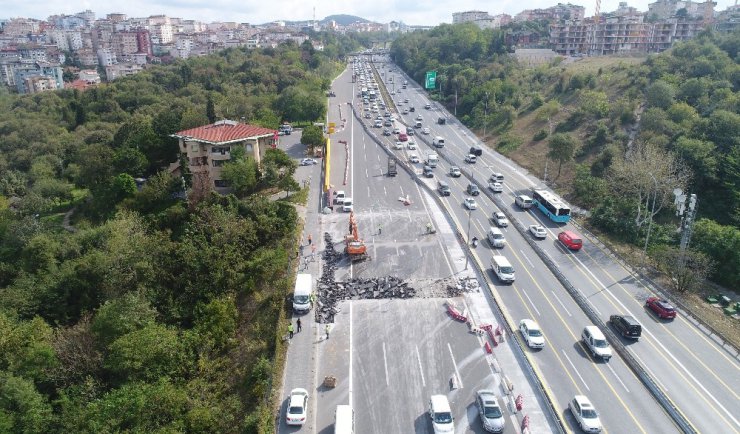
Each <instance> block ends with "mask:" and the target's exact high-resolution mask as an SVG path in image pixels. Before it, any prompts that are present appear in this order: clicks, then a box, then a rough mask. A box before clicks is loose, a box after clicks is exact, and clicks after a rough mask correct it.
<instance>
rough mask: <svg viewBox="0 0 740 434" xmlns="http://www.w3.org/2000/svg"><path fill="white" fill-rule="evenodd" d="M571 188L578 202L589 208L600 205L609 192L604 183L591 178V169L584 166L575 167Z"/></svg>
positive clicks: (599, 179)
mask: <svg viewBox="0 0 740 434" xmlns="http://www.w3.org/2000/svg"><path fill="white" fill-rule="evenodd" d="M573 188H574V193H575V196H576V198H578V201H579V202H580V203H581V204H583V206H585V207H589V208H591V207H594V206H596V205H598V204H599V203H601V201H602V200H603V199H604V197H605V196H606V195H607V193H608V191H609V189H608V187H607V185H606V181H604V180H603V179H601V178H597V177H595V176H592V175H591V169H590V168H589V167H588V166H587V165H585V164H579V165H577V166H576V177H575V180H574V181H573Z"/></svg>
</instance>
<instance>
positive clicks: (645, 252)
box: [642, 173, 658, 257]
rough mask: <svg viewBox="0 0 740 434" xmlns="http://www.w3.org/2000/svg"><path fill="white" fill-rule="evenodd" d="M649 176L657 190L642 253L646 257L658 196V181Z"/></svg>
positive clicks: (654, 192)
mask: <svg viewBox="0 0 740 434" xmlns="http://www.w3.org/2000/svg"><path fill="white" fill-rule="evenodd" d="M649 174H650V177H651V178H653V183H655V190H654V191H653V208H652V210H651V211H650V221H648V231H647V236H646V237H645V248H644V249H643V251H642V253H643V255H644V256H645V257H647V248H648V241H650V230H651V229H652V228H653V216H654V215H655V197H656V196H657V195H658V180H657V179H655V177H654V176H653V174H652V173H649ZM648 200H650V196H648Z"/></svg>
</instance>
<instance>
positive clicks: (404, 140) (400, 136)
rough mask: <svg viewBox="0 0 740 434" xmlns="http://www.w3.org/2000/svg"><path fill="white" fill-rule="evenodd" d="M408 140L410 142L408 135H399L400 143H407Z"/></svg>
mask: <svg viewBox="0 0 740 434" xmlns="http://www.w3.org/2000/svg"><path fill="white" fill-rule="evenodd" d="M408 140H409V136H408V135H407V134H406V133H401V134H399V135H398V141H400V142H406V141H408Z"/></svg>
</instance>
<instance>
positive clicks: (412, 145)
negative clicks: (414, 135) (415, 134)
mask: <svg viewBox="0 0 740 434" xmlns="http://www.w3.org/2000/svg"><path fill="white" fill-rule="evenodd" d="M408 147H409V149H410V150H412V151H415V150H416V143H414V142H413V141H412V140H409V141H408Z"/></svg>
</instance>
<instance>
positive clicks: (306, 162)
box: [301, 158, 318, 166]
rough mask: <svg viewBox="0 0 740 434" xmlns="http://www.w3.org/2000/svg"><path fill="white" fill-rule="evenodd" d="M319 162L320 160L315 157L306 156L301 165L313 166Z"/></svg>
mask: <svg viewBox="0 0 740 434" xmlns="http://www.w3.org/2000/svg"><path fill="white" fill-rule="evenodd" d="M317 163H318V161H316V160H314V159H313V158H304V159H303V160H301V166H312V165H314V164H317Z"/></svg>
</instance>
